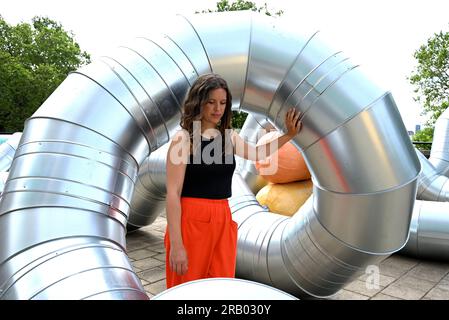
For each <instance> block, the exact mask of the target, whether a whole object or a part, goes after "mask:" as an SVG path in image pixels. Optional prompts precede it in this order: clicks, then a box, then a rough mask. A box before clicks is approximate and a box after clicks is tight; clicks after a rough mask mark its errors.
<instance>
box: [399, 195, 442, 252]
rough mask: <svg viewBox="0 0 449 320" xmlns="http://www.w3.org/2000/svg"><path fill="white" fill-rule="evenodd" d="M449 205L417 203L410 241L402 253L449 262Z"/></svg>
mask: <svg viewBox="0 0 449 320" xmlns="http://www.w3.org/2000/svg"><path fill="white" fill-rule="evenodd" d="M448 212H449V203H447V202H437V201H420V200H416V201H415V207H414V209H413V218H412V222H411V226H410V240H409V241H408V242H407V245H406V246H405V247H404V248H403V249H402V250H401V251H400V252H401V253H403V254H406V255H412V256H415V257H419V258H430V259H435V260H446V261H447V260H449V214H448Z"/></svg>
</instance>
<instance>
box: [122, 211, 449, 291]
mask: <svg viewBox="0 0 449 320" xmlns="http://www.w3.org/2000/svg"><path fill="white" fill-rule="evenodd" d="M166 225H167V222H166V219H165V216H163V215H161V216H160V217H158V218H157V219H156V221H155V222H154V223H153V224H151V225H150V226H146V227H144V228H141V229H139V230H137V231H135V232H132V233H130V234H128V235H127V250H128V256H129V258H130V260H131V261H132V264H133V266H134V270H135V272H136V273H137V275H138V276H139V278H140V279H141V280H142V284H143V286H144V288H145V290H146V292H147V294H148V296H149V297H150V298H151V297H153V296H155V295H156V294H158V293H160V292H162V291H164V290H165V289H166V287H165V248H164V243H163V241H164V233H165V227H166ZM378 267H379V271H380V285H379V288H377V289H374V288H373V289H368V288H367V285H366V281H365V279H366V278H367V277H368V275H362V276H360V277H359V278H358V279H356V280H355V281H353V282H351V283H349V284H348V285H346V286H345V287H344V289H342V290H340V291H339V292H338V293H337V294H336V295H334V296H333V297H332V298H331V299H335V300H369V299H373V300H376V299H381V300H420V299H432V300H449V263H447V262H436V261H426V260H419V259H415V258H410V257H406V256H401V255H398V254H395V255H392V256H390V257H388V258H387V259H385V260H384V261H382V262H381V263H380V264H379V265H378Z"/></svg>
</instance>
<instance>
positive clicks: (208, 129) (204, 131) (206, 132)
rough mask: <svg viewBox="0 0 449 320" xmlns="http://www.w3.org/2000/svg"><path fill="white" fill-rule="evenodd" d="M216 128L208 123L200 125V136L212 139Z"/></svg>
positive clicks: (215, 133)
mask: <svg viewBox="0 0 449 320" xmlns="http://www.w3.org/2000/svg"><path fill="white" fill-rule="evenodd" d="M217 131H218V128H217V126H216V125H214V124H212V123H208V122H202V123H201V135H202V136H203V137H205V138H211V137H212V138H213V137H215V136H216V135H217Z"/></svg>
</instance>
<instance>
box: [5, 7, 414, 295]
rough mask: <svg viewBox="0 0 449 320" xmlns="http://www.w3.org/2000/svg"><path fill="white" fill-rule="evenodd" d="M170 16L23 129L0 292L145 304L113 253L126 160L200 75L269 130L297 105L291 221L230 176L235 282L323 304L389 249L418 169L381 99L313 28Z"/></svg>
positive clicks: (148, 145) (145, 146)
mask: <svg viewBox="0 0 449 320" xmlns="http://www.w3.org/2000/svg"><path fill="white" fill-rule="evenodd" d="M177 19H178V20H177V21H176V22H172V23H171V24H170V25H171V26H172V27H173V28H174V30H171V31H169V32H168V33H167V35H166V36H162V37H159V38H152V39H144V38H139V39H136V40H135V41H134V42H133V43H131V44H130V45H127V46H124V47H121V48H119V49H118V50H117V51H116V52H114V53H113V54H111V55H110V56H108V57H103V58H101V59H100V60H99V61H97V62H94V63H92V64H90V65H89V66H87V67H85V68H82V69H80V70H79V71H77V72H74V73H72V74H71V75H69V76H68V78H67V79H66V80H65V81H64V82H63V83H62V84H61V85H60V87H58V89H57V90H56V91H55V92H54V93H53V94H52V95H51V96H50V97H49V99H48V100H47V101H46V102H45V103H44V104H43V106H42V107H41V108H40V109H39V110H38V111H37V112H36V113H35V114H34V115H33V116H32V117H31V118H30V119H29V120H28V121H27V123H26V127H25V130H24V133H23V137H22V141H21V144H20V146H19V148H18V150H17V154H16V157H15V159H14V161H13V164H12V167H11V174H10V177H9V179H8V181H7V183H6V186H5V192H4V196H3V199H2V202H1V204H0V243H4V244H5V245H4V246H3V248H4V249H2V250H1V251H0V290H1V293H0V297H1V298H6V299H31V298H34V299H39V298H47V299H51V298H58V299H61V297H65V296H64V294H67V295H69V296H68V297H70V298H76V299H81V298H89V297H94V298H95V297H102V298H134V299H138V298H145V297H146V295H145V294H144V292H143V289H142V286H141V284H140V281H139V280H138V278H137V276H136V275H135V274H134V272H133V271H132V268H131V265H130V263H129V261H128V259H127V257H126V254H125V252H124V248H125V226H126V222H127V215H128V212H129V204H130V201H131V198H132V193H133V189H134V184H135V183H136V181H137V172H138V169H139V164H140V163H142V161H143V160H144V159H145V157H146V156H148V154H149V153H150V151H154V150H156V149H157V148H158V147H160V146H162V145H163V144H165V143H166V142H167V141H168V139H169V137H170V135H171V134H172V132H173V130H174V128H175V127H176V126H177V124H178V123H179V115H180V106H181V102H182V100H183V97H184V95H185V93H186V91H187V89H188V87H189V86H190V85H191V83H192V82H193V80H194V79H195V78H196V77H197V75H198V74H201V73H205V72H210V71H214V72H216V73H219V74H221V75H222V76H223V77H224V78H226V79H227V80H228V82H229V83H230V85H231V90H232V93H233V97H234V101H233V102H234V105H235V106H238V105H241V107H242V109H245V110H247V111H249V112H252V113H254V114H260V115H263V116H264V117H265V118H266V119H268V120H269V121H270V122H271V123H273V124H274V125H275V126H276V127H278V128H281V129H282V125H283V124H282V123H283V121H282V120H283V119H284V115H285V112H286V110H287V109H288V108H290V106H296V108H297V109H299V110H300V111H301V112H302V114H303V117H302V121H303V129H302V133H301V134H300V135H299V136H298V137H297V138H296V139H295V141H294V142H295V144H296V145H297V146H298V147H299V148H301V149H302V152H303V154H304V157H305V159H306V161H307V163H308V165H309V169H310V171H311V173H312V176H313V179H314V185H315V189H314V197H313V199H312V200H311V201H309V202H308V205H307V206H306V207H305V209H303V212H305V213H304V214H302V215H298V217H300V216H304V218H305V219H304V220H301V219H300V218H292V219H285V218H282V219H281V218H279V217H276V216H275V215H266V214H264V213H263V212H260V207H257V206H256V205H255V203H254V200H255V199H253V198H252V197H254V196H253V195H251V193H250V191H248V192H247V189H245V188H244V186H243V185H244V183H243V182H242V183H241V184H242V185H241V186H240V187H241V188H240V189H237V190H239V192H238V193H237V192H235V194H234V196H233V198H232V199H231V202H232V208H233V212H234V220H236V221H238V222H239V244H238V246H239V257H240V258H239V261H238V269H237V274H239V275H241V276H246V277H249V278H250V279H253V280H255V281H259V282H266V283H268V284H270V285H272V286H274V287H278V288H281V289H283V290H284V291H288V292H290V293H293V294H295V295H299V294H303V293H308V294H311V295H315V296H328V295H331V294H333V293H335V292H337V291H338V290H339V289H340V288H341V287H342V286H343V285H344V284H345V283H346V282H347V281H349V279H351V278H352V277H353V276H355V275H356V274H357V272H358V271H359V270H362V269H363V268H364V267H365V266H366V265H367V264H370V263H373V262H377V261H379V260H381V259H383V258H385V257H386V256H387V255H389V254H390V253H392V252H395V251H397V250H399V249H400V248H401V247H402V246H403V245H404V244H405V242H406V240H407V236H408V227H409V224H410V219H411V212H412V207H413V203H414V198H415V194H416V179H417V176H418V173H419V171H420V164H419V161H418V159H417V157H416V155H415V153H414V150H413V147H412V145H411V142H410V140H409V138H408V136H407V133H406V130H405V127H404V125H403V123H402V119H401V117H400V116H399V112H398V110H397V108H396V106H395V103H394V101H393V99H392V97H391V95H390V94H389V93H388V92H385V91H383V90H381V89H379V88H377V87H375V86H374V85H373V84H372V83H371V82H370V81H369V80H368V79H367V78H366V77H365V76H364V75H363V74H362V73H361V72H360V70H359V69H358V68H356V66H354V65H353V64H351V63H350V62H348V59H347V58H346V57H344V56H343V55H342V54H341V52H337V51H333V50H330V49H329V48H327V47H325V46H324V45H323V42H321V40H320V35H319V34H316V33H315V34H312V35H310V36H304V35H303V34H300V33H295V31H294V30H292V29H291V26H289V25H283V24H282V22H281V21H275V20H274V19H269V18H268V17H263V16H258V15H255V14H252V13H249V12H232V13H222V14H208V15H197V16H194V17H192V18H191V19H187V18H184V17H178V18H177ZM211 23H213V25H214V27H213V28H211ZM267 44H269V45H267ZM273 57H275V58H273ZM106 114H107V115H108V118H107V120H104V119H105V118H104V115H106ZM399 158H400V159H401V161H400V162H399V161H397V159H399ZM366 168H370V170H369V171H367V170H366ZM235 182H236V183H239V179H238V178H236V179H235ZM248 190H249V189H248ZM9 226H15V228H19V229H20V230H21V231H22V232H20V233H19V232H15V231H14V230H11V229H12V228H9ZM36 228H37V229H38V230H39V232H38V233H37V232H33V230H36ZM23 235H26V237H24V236H23ZM379 235H382V236H379ZM82 255H88V256H87V259H80V257H81V256H82ZM61 265H64V266H66V265H70V266H71V267H70V268H58V266H61ZM94 277H95V278H94ZM98 279H103V280H102V281H99V280H98ZM36 280H39V281H36ZM79 283H83V284H85V285H83V287H82V288H81V287H80V286H79V285H78V284H79ZM69 287H70V288H73V289H68V288H69ZM62 288H64V289H62Z"/></svg>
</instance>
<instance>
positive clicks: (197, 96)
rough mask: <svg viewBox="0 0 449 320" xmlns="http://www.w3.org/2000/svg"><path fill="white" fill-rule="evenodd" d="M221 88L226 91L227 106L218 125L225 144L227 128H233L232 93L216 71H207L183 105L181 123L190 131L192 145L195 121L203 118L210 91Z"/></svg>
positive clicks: (191, 90) (197, 81)
mask: <svg viewBox="0 0 449 320" xmlns="http://www.w3.org/2000/svg"><path fill="white" fill-rule="evenodd" d="M220 88H221V89H224V90H225V91H226V108H225V111H224V113H223V116H222V118H221V121H220V124H219V125H218V130H219V131H220V134H221V137H222V139H223V144H222V145H224V141H225V140H224V139H225V133H226V129H231V128H232V126H231V120H232V110H231V107H232V95H231V92H230V91H229V87H228V84H227V83H226V81H225V80H224V79H223V78H222V77H221V76H220V75H218V74H216V73H207V74H203V75H201V76H199V77H198V78H197V79H196V80H195V82H194V83H193V85H192V87H191V88H190V90H189V92H188V93H187V97H186V99H185V101H184V105H183V114H182V117H181V123H180V125H181V128H183V129H184V130H187V132H188V133H189V136H190V146H192V145H193V121H195V120H196V121H199V120H201V111H202V107H203V105H204V104H205V103H206V102H207V101H208V99H209V93H210V92H211V91H212V90H214V89H220ZM191 150H192V149H191Z"/></svg>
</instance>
